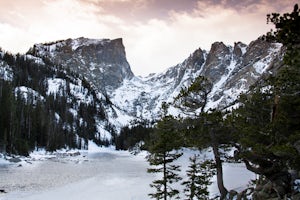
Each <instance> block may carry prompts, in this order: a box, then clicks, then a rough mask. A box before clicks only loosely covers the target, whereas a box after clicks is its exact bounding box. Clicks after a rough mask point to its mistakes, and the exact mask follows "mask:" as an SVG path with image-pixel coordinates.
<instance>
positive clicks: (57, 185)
mask: <svg viewBox="0 0 300 200" xmlns="http://www.w3.org/2000/svg"><path fill="white" fill-rule="evenodd" d="M192 153H193V152H192V151H191V152H189V151H188V152H186V153H185V155H184V156H183V157H181V158H180V159H179V161H178V163H180V164H181V165H182V166H183V171H182V172H181V174H182V176H184V170H185V169H184V168H186V166H187V165H188V164H189V163H188V162H187V160H188V157H189V156H190V155H191V154H192ZM145 155H146V154H145V153H144V154H140V155H137V156H134V155H131V154H130V153H129V152H122V151H114V150H111V149H101V150H100V151H94V152H81V155H80V156H76V157H68V156H67V157H64V158H59V157H53V158H50V159H49V158H48V159H45V160H42V161H41V160H39V159H38V160H33V161H30V162H31V163H32V164H29V163H24V162H23V163H22V166H20V167H18V164H13V165H12V164H9V165H8V164H5V165H0V189H5V191H7V192H8V193H6V194H0V200H21V199H22V200H41V199H42V200H53V199H55V200H66V199H70V200H82V199H89V200H99V199H101V200H120V199H124V200H148V199H150V198H149V197H148V195H147V194H148V193H151V192H152V189H151V188H150V186H149V184H150V183H151V182H152V181H153V180H154V179H155V178H156V177H155V175H153V174H148V173H147V172H146V171H147V168H148V167H149V166H148V163H147V162H146V160H145ZM224 174H225V175H224V178H225V185H226V186H227V187H228V189H236V188H238V187H240V186H241V185H242V186H245V185H246V184H247V183H248V181H249V179H251V178H254V175H253V174H252V173H250V172H249V171H247V170H246V169H245V167H244V166H243V165H242V164H228V163H226V164H224ZM210 191H211V192H212V193H217V187H216V184H215V183H214V184H213V185H212V186H211V187H210Z"/></svg>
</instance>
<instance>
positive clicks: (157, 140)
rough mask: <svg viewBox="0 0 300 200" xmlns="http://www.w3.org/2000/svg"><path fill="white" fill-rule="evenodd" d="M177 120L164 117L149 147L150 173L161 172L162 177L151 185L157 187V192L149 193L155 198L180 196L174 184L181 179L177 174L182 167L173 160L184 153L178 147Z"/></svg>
mask: <svg viewBox="0 0 300 200" xmlns="http://www.w3.org/2000/svg"><path fill="white" fill-rule="evenodd" d="M177 128H178V127H177V120H176V119H174V118H173V117H171V116H166V117H164V118H163V119H162V120H161V121H159V122H158V124H157V127H156V131H155V132H154V133H152V135H151V136H152V137H151V139H152V144H151V145H150V147H149V152H150V153H151V154H150V155H149V156H148V162H149V163H150V165H151V166H153V167H152V168H149V169H148V173H160V174H162V179H159V180H154V181H153V183H152V184H150V186H151V187H153V188H155V189H156V192H155V193H151V194H149V196H150V197H151V198H154V199H164V200H167V199H168V198H172V197H174V196H177V197H176V198H179V197H178V194H179V190H177V189H174V188H172V184H173V183H175V182H178V181H179V180H181V177H179V175H178V174H177V173H178V172H179V171H180V167H179V166H178V165H175V164H174V163H173V162H174V161H175V160H177V159H178V158H179V157H180V156H181V155H182V154H181V153H178V152H177V151H176V149H177V148H178V147H179V144H180V142H179V141H178V136H179V135H178V131H177Z"/></svg>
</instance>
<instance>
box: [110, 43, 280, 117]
mask: <svg viewBox="0 0 300 200" xmlns="http://www.w3.org/2000/svg"><path fill="white" fill-rule="evenodd" d="M280 49H281V45H279V44H270V43H267V42H265V41H263V40H261V39H258V40H255V41H253V42H252V43H250V44H249V45H248V46H247V45H245V44H242V43H240V42H239V43H235V45H234V46H233V47H232V46H226V45H225V44H223V43H222V42H216V43H214V44H212V46H211V49H210V51H209V52H206V51H203V50H201V49H198V50H196V51H195V52H194V53H193V54H191V55H190V56H189V57H188V58H187V59H186V60H185V61H184V62H183V63H180V64H178V65H176V66H174V67H171V68H169V69H168V70H166V71H165V72H163V73H160V74H154V75H150V76H148V77H146V78H142V77H134V78H132V79H131V80H125V81H124V82H123V84H122V86H120V87H119V88H117V89H116V90H115V91H114V92H113V93H112V94H111V95H110V97H111V101H112V102H113V104H114V105H116V106H117V107H118V108H119V109H120V110H123V111H124V112H125V113H126V114H128V115H130V116H135V117H138V118H146V119H155V118H157V117H159V114H160V107H161V104H162V102H170V103H172V102H173V100H174V97H176V96H177V95H178V94H179V92H180V90H181V88H183V87H187V86H189V85H190V84H191V82H192V81H193V80H194V79H195V78H196V77H197V76H199V75H202V76H205V77H207V78H208V79H209V80H210V81H211V82H212V84H213V89H212V91H211V93H210V94H209V101H208V105H207V108H206V109H208V108H225V107H226V106H229V105H230V104H231V103H233V102H234V101H235V100H236V99H237V97H238V95H239V94H240V93H242V92H245V91H247V90H248V88H249V86H250V85H252V84H254V83H255V82H256V81H257V80H258V79H259V78H260V77H261V76H262V74H264V73H267V72H268V71H269V69H270V68H271V67H272V65H273V63H274V62H276V61H278V60H279V59H280V56H281V52H280ZM169 112H170V113H171V114H174V115H179V114H182V113H181V111H180V110H178V109H176V108H174V107H172V106H171V107H170V109H169Z"/></svg>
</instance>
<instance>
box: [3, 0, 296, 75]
mask: <svg viewBox="0 0 300 200" xmlns="http://www.w3.org/2000/svg"><path fill="white" fill-rule="evenodd" d="M295 3H298V4H299V3H300V0H26V1H24V0H0V47H1V48H2V49H4V50H6V51H10V52H12V53H17V52H20V53H25V52H26V51H27V50H28V49H29V47H30V46H32V45H33V44H34V43H44V42H50V41H56V40H60V39H67V38H77V37H81V36H83V37H89V38H99V39H100V38H109V39H114V38H120V37H121V38H123V42H124V45H125V48H126V53H127V59H128V61H129V63H130V65H131V68H132V70H133V72H134V73H135V74H136V75H142V76H145V75H147V74H149V73H153V72H154V73H157V72H161V71H163V70H165V69H166V68H167V67H171V66H173V65H176V64H177V63H179V62H182V61H183V60H184V59H185V58H187V57H188V56H189V55H190V54H191V53H192V52H193V51H194V50H196V49H197V48H199V47H201V48H202V49H205V50H209V49H210V45H211V44H212V43H213V42H215V41H223V42H224V43H225V44H229V45H233V43H234V42H235V41H242V42H244V43H246V44H248V43H249V42H250V41H252V40H255V39H256V38H257V37H259V36H260V35H262V34H264V33H266V32H267V31H268V30H270V29H271V28H273V26H272V25H271V24H269V25H267V24H266V14H268V13H272V12H279V13H284V12H290V11H292V9H293V5H294V4H295Z"/></svg>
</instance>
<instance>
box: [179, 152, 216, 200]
mask: <svg viewBox="0 0 300 200" xmlns="http://www.w3.org/2000/svg"><path fill="white" fill-rule="evenodd" d="M189 160H190V165H189V169H188V170H187V171H186V172H187V177H188V179H187V180H186V181H184V182H183V183H182V185H184V186H185V188H184V193H185V196H186V200H204V199H209V192H208V185H210V184H211V183H212V182H211V178H212V176H213V175H214V174H215V170H214V169H215V166H214V163H213V161H211V160H204V161H200V160H199V156H197V155H194V156H193V157H190V159H189Z"/></svg>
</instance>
